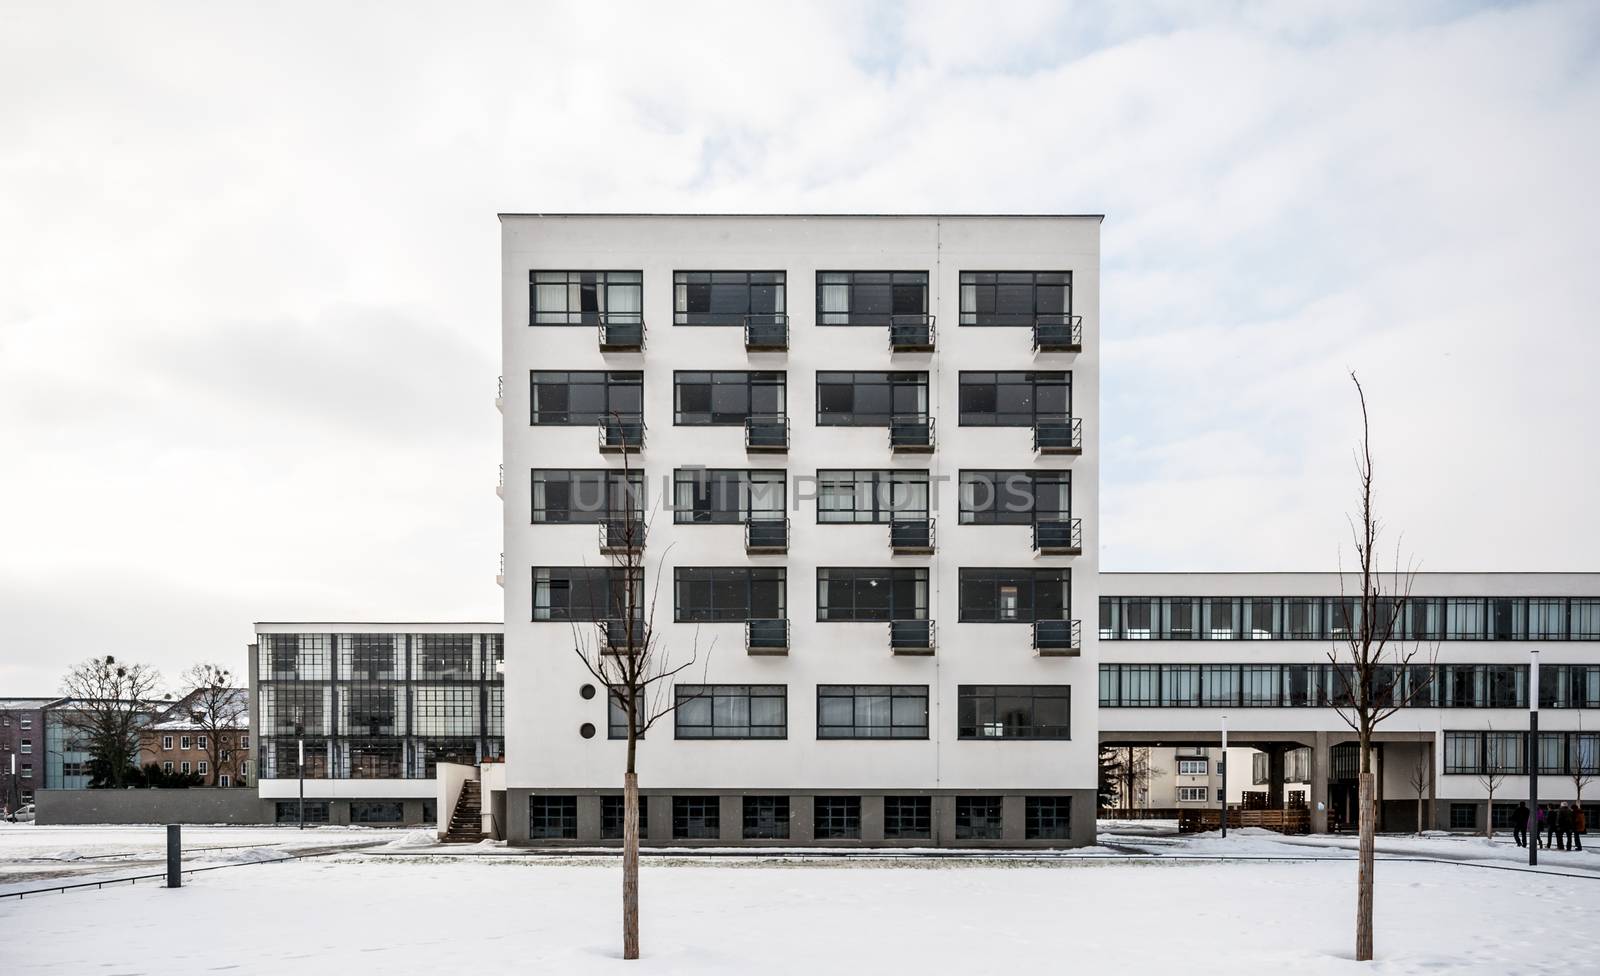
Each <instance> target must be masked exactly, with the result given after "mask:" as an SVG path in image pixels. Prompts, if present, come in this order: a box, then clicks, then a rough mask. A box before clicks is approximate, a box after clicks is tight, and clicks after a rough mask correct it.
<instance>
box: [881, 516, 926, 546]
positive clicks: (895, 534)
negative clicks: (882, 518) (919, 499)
mask: <svg viewBox="0 0 1600 976" xmlns="http://www.w3.org/2000/svg"><path fill="white" fill-rule="evenodd" d="M889 548H890V549H893V550H894V551H895V552H897V553H901V554H919V553H930V552H933V519H916V520H908V519H896V520H895V521H893V522H890V523H889Z"/></svg>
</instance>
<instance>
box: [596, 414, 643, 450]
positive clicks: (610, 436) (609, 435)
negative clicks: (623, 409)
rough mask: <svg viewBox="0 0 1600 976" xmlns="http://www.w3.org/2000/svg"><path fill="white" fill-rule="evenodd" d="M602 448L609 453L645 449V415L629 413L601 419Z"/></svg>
mask: <svg viewBox="0 0 1600 976" xmlns="http://www.w3.org/2000/svg"><path fill="white" fill-rule="evenodd" d="M600 450H601V451H603V452H605V453H607V454H637V453H638V452H639V451H642V450H644V417H642V416H638V415H629V416H623V417H611V418H607V419H605V420H602V421H600Z"/></svg>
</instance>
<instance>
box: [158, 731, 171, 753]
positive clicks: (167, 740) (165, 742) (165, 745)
mask: <svg viewBox="0 0 1600 976" xmlns="http://www.w3.org/2000/svg"><path fill="white" fill-rule="evenodd" d="M161 748H162V749H164V750H166V751H168V752H171V751H172V736H170V735H164V736H162V737H161Z"/></svg>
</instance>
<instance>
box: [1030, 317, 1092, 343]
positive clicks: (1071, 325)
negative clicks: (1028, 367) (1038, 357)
mask: <svg viewBox="0 0 1600 976" xmlns="http://www.w3.org/2000/svg"><path fill="white" fill-rule="evenodd" d="M1033 351H1034V352H1083V316H1081V315H1036V316H1034V319H1033Z"/></svg>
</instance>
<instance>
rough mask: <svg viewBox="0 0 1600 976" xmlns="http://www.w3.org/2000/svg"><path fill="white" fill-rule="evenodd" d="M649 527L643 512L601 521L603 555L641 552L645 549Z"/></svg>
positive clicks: (601, 549)
mask: <svg viewBox="0 0 1600 976" xmlns="http://www.w3.org/2000/svg"><path fill="white" fill-rule="evenodd" d="M647 528H649V526H648V524H647V523H646V522H645V521H644V514H643V513H642V512H635V513H634V514H633V516H632V517H631V518H622V517H621V516H617V517H614V518H607V519H604V520H602V521H601V522H600V523H599V529H600V552H601V554H602V555H608V556H609V555H615V554H620V553H629V552H639V551H641V550H642V549H644V538H645V530H646V529H647Z"/></svg>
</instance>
